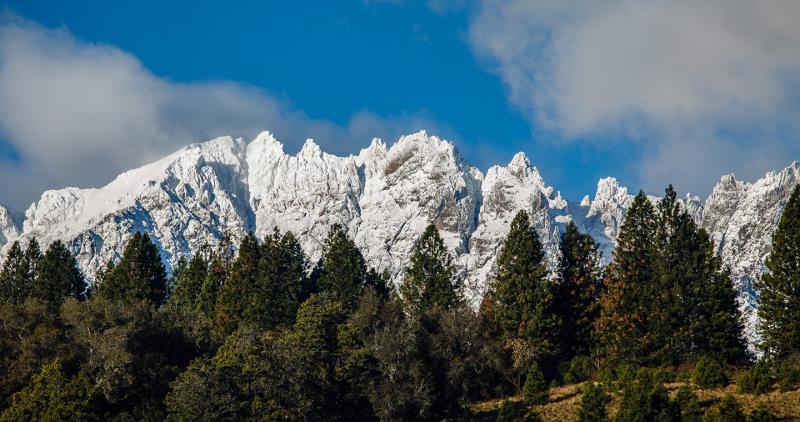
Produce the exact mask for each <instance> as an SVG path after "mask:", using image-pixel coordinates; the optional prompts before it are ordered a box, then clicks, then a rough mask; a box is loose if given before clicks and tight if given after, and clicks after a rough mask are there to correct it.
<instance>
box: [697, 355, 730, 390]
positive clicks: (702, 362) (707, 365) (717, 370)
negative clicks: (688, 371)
mask: <svg viewBox="0 0 800 422" xmlns="http://www.w3.org/2000/svg"><path fill="white" fill-rule="evenodd" d="M692 381H693V382H694V383H695V384H697V385H698V386H699V387H701V388H716V387H724V386H726V385H727V384H728V377H727V376H726V375H725V371H724V370H723V369H722V365H720V364H719V362H718V361H716V360H715V359H711V358H707V357H701V358H700V359H699V360H698V361H697V364H696V365H695V366H694V371H693V372H692Z"/></svg>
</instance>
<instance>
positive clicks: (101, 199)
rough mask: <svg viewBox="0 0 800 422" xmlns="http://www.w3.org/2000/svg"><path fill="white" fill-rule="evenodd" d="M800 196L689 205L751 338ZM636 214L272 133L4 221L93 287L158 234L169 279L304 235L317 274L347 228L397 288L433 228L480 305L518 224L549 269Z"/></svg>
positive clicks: (765, 187)
mask: <svg viewBox="0 0 800 422" xmlns="http://www.w3.org/2000/svg"><path fill="white" fill-rule="evenodd" d="M798 182H800V166H799V165H798V164H797V163H794V164H792V165H791V166H790V167H788V168H786V169H784V170H782V171H780V172H777V173H768V174H767V175H766V176H765V177H764V178H762V179H760V180H758V181H756V182H754V183H743V182H740V181H737V180H736V179H735V178H734V177H733V176H732V175H730V176H724V177H723V178H722V179H721V180H720V182H719V184H718V185H717V186H716V187H715V188H714V191H713V193H712V194H711V195H710V196H709V198H708V199H707V200H706V201H705V203H703V202H702V201H700V199H699V198H696V197H690V196H687V197H685V198H683V199H682V203H683V204H684V206H685V207H686V208H687V209H688V210H689V211H690V212H691V213H692V215H693V216H695V218H696V220H697V221H698V222H700V223H701V224H702V226H703V227H705V228H706V229H707V230H708V231H709V232H710V233H711V235H712V237H713V238H714V241H715V243H716V245H717V248H718V252H719V253H720V254H721V256H722V257H723V259H724V262H725V264H726V265H728V266H730V267H731V270H732V274H733V276H734V278H735V281H736V286H737V289H739V292H740V300H741V303H742V309H743V311H744V312H745V314H746V315H747V317H748V329H750V330H751V332H750V335H751V338H752V335H753V333H752V328H753V326H754V321H755V316H754V313H753V309H754V304H755V294H756V293H755V292H754V290H753V288H752V282H753V280H754V279H755V278H756V277H757V276H758V274H759V273H760V272H761V271H763V269H764V267H763V261H764V257H765V256H766V255H767V254H768V252H769V244H770V237H771V234H772V232H773V231H774V229H775V226H776V224H777V221H778V219H779V218H780V213H781V210H782V208H783V205H784V203H785V202H786V200H787V199H788V196H789V194H790V193H791V189H792V188H793V187H794V186H795V185H796V184H797V183H798ZM651 199H652V200H653V201H657V200H658V199H657V198H651ZM631 200H632V195H631V194H630V193H629V192H628V190H627V188H625V187H623V186H620V185H619V183H618V182H617V181H616V180H615V179H613V178H605V179H601V180H600V181H599V182H598V184H597V191H596V192H595V193H594V197H593V198H590V197H589V196H588V195H587V196H586V197H585V198H583V200H582V201H581V202H579V203H578V202H570V201H567V200H565V199H564V198H562V197H561V195H560V193H559V192H558V191H556V190H555V189H554V188H553V187H551V186H548V185H547V184H546V183H545V181H544V179H543V178H542V177H541V175H540V174H539V172H538V170H537V169H536V167H534V166H533V165H532V164H531V162H530V161H529V160H528V158H527V157H526V156H525V155H524V154H522V153H519V154H517V155H516V156H514V158H513V159H512V160H511V162H510V163H508V165H506V166H494V167H492V168H490V169H489V170H488V171H487V173H486V175H485V176H484V174H483V173H482V172H481V171H479V170H478V169H477V168H475V167H473V166H471V165H470V164H469V163H467V162H466V161H465V160H464V159H463V157H461V155H460V154H459V152H458V151H457V150H456V149H455V147H454V146H453V144H451V143H449V142H447V141H444V140H441V139H439V138H437V137H435V136H429V135H428V134H427V133H425V132H419V133H415V134H412V135H408V136H404V137H402V138H400V140H398V141H397V142H396V143H395V144H394V145H392V146H391V147H390V148H389V147H387V146H386V145H385V144H384V143H383V142H381V141H380V140H377V139H376V140H374V141H373V142H372V144H371V145H370V146H369V147H367V148H365V149H363V150H362V151H361V152H360V153H359V154H358V155H352V156H349V157H338V156H333V155H330V154H327V153H325V152H323V151H321V149H320V148H319V146H317V145H316V144H315V143H314V142H313V141H312V140H308V141H306V143H305V145H304V146H303V148H302V150H301V151H300V152H299V153H297V154H296V155H289V154H286V153H285V152H284V150H283V145H281V144H280V143H279V142H278V141H277V140H276V139H275V138H274V137H273V136H272V135H271V134H270V133H268V132H263V133H261V134H260V135H258V136H257V137H256V138H255V139H254V140H252V141H251V142H249V143H246V142H245V141H243V140H242V139H232V138H230V137H222V138H218V139H214V140H211V141H208V142H205V143H202V144H195V145H190V146H188V147H185V148H183V149H181V150H180V151H177V152H175V153H174V154H171V155H169V156H167V157H165V158H163V159H161V160H159V161H157V162H155V163H152V164H149V165H146V166H143V167H141V168H138V169H135V170H131V171H128V172H125V173H123V174H121V175H120V176H118V177H117V178H116V179H115V180H114V181H112V182H111V183H109V184H108V185H106V186H104V187H102V188H99V189H77V188H66V189H61V190H56V191H47V192H45V193H44V194H43V195H42V197H41V199H40V200H39V201H37V202H36V203H34V204H33V205H31V207H30V208H28V210H27V211H26V212H25V216H24V218H19V217H16V218H15V216H14V215H13V214H11V213H9V212H8V211H7V210H5V209H4V208H0V247H2V250H3V251H4V252H5V251H7V249H8V247H9V242H10V241H13V240H20V241H22V242H26V241H27V240H28V239H30V238H31V237H34V236H35V237H36V238H38V239H39V241H40V242H41V243H42V244H43V245H46V244H48V243H50V242H51V241H53V240H55V239H61V240H63V241H65V242H67V244H68V245H69V247H70V248H71V249H72V251H73V253H74V254H75V255H76V256H77V258H78V261H79V263H80V265H81V267H82V269H83V270H84V271H85V272H86V273H87V274H88V275H89V276H90V278H91V277H92V275H93V274H94V273H95V272H96V271H97V270H98V269H99V268H101V267H102V266H103V265H104V263H105V262H106V261H108V260H109V259H117V258H118V257H119V255H120V254H121V253H122V249H123V248H124V245H125V243H126V242H127V241H128V239H130V237H131V236H132V235H133V233H135V232H137V231H146V232H148V233H150V234H151V236H152V237H153V239H154V241H155V242H156V243H157V245H158V247H159V248H160V250H161V254H162V258H163V259H164V261H165V262H166V263H167V265H168V267H171V266H172V265H174V264H175V263H176V262H177V260H178V258H179V257H180V256H182V255H188V254H191V253H192V252H194V251H196V250H197V249H199V248H200V247H201V246H203V245H204V244H209V245H211V246H215V245H217V244H218V243H219V242H220V241H221V240H222V239H223V238H224V237H226V236H227V237H229V238H230V239H231V240H232V241H233V242H237V241H238V240H239V239H240V238H241V237H242V236H243V235H244V234H245V233H247V232H248V231H254V232H255V233H256V234H257V235H258V236H260V237H263V236H264V235H265V234H267V233H268V232H270V231H271V230H273V229H274V228H277V229H278V230H281V231H285V230H291V231H293V232H294V233H295V234H296V235H297V236H298V238H299V239H300V241H301V243H302V246H303V249H304V250H305V252H306V253H307V254H308V256H309V258H310V260H311V262H314V261H316V260H317V259H319V257H320V255H321V250H322V243H323V241H324V239H325V236H326V234H327V231H328V228H329V227H330V226H331V225H332V224H334V223H338V224H342V225H343V226H345V227H346V228H347V230H348V231H349V233H350V235H351V236H352V237H353V239H355V241H356V243H357V244H358V245H359V247H361V248H362V250H363V251H364V253H365V256H366V258H367V260H368V261H369V263H370V265H372V266H375V267H377V268H378V269H381V270H388V271H389V272H390V274H392V276H393V277H394V278H395V280H399V279H400V278H401V276H402V272H403V267H404V265H405V263H406V261H407V260H408V257H409V254H410V251H411V249H412V247H413V245H414V242H415V241H416V239H417V237H418V236H419V235H420V234H421V233H422V231H423V230H424V228H425V226H426V225H427V224H429V223H431V222H432V223H434V224H436V225H437V227H438V228H439V230H440V232H441V234H442V237H443V238H444V240H445V242H446V244H447V245H448V247H449V248H450V249H451V250H452V251H453V253H454V256H455V257H456V259H457V262H458V263H459V265H460V267H461V269H462V270H463V271H464V276H465V280H466V286H467V294H468V295H469V297H470V298H471V300H472V302H473V303H474V304H476V305H477V304H478V303H479V301H480V298H481V297H482V296H483V294H484V293H485V291H486V285H487V280H490V279H491V276H492V272H493V270H494V262H495V257H496V255H497V252H498V250H499V248H500V246H501V243H502V240H503V238H504V237H505V235H506V233H507V231H508V227H509V225H510V223H511V220H512V219H513V217H514V214H515V213H516V212H517V211H518V210H521V209H524V210H526V211H527V212H528V213H529V215H530V216H531V219H532V221H533V223H534V224H535V227H536V230H537V231H538V233H539V235H540V237H541V239H542V242H543V244H544V247H545V250H546V252H547V256H548V258H549V260H550V262H551V263H555V262H557V259H558V251H557V247H558V239H559V236H560V233H561V232H562V231H563V227H564V224H566V223H567V222H568V221H570V220H573V221H575V222H576V224H578V227H579V228H581V229H582V230H583V231H585V232H588V233H590V234H592V236H594V237H595V239H597V241H598V242H599V243H600V246H601V251H602V252H603V255H604V261H606V262H608V261H609V260H610V259H611V256H612V251H613V248H614V239H615V238H616V236H617V233H618V232H619V229H620V227H621V225H622V222H623V220H624V218H625V212H626V211H627V209H628V206H629V205H630V203H631ZM22 220H24V222H23V221H22Z"/></svg>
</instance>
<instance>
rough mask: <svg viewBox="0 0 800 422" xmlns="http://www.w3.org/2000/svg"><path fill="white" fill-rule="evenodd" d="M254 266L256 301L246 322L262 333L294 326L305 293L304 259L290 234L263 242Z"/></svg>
mask: <svg viewBox="0 0 800 422" xmlns="http://www.w3.org/2000/svg"><path fill="white" fill-rule="evenodd" d="M262 249H263V252H262V254H261V260H260V261H259V264H258V273H259V277H258V281H257V285H256V286H255V292H256V295H257V298H256V299H255V300H254V302H253V306H252V307H250V308H249V312H250V313H249V314H248V316H249V318H250V319H251V320H252V321H254V322H255V323H256V324H258V325H259V326H260V327H262V328H264V329H271V328H274V327H278V326H284V325H289V324H291V323H292V322H294V319H295V315H296V314H297V310H298V308H299V307H300V304H301V303H302V302H303V301H304V300H305V299H307V298H308V296H309V295H310V292H307V291H305V278H306V275H305V265H306V264H305V262H306V259H305V255H304V254H303V250H302V248H301V247H300V243H299V242H298V241H297V238H295V236H294V234H293V233H292V232H286V233H285V234H283V235H282V236H281V235H280V233H278V231H277V230H275V232H274V233H273V234H272V235H271V236H267V237H266V238H265V239H264V245H263V248H262Z"/></svg>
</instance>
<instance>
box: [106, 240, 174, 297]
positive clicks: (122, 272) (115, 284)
mask: <svg viewBox="0 0 800 422" xmlns="http://www.w3.org/2000/svg"><path fill="white" fill-rule="evenodd" d="M166 284H167V274H166V271H165V270H164V264H163V263H162V262H161V256H160V255H159V253H158V248H157V247H156V245H155V244H153V242H152V241H151V240H150V236H148V235H147V233H141V232H137V233H136V234H134V235H133V237H132V238H131V240H129V241H128V244H127V245H126V246H125V251H124V252H123V254H122V259H120V261H119V262H118V263H117V264H116V265H115V266H114V269H113V270H112V271H110V272H109V273H108V274H106V275H105V277H104V280H103V284H102V285H100V287H99V291H98V294H99V295H101V296H103V297H105V298H107V299H110V300H112V301H122V302H128V301H134V300H142V299H147V300H149V301H150V302H151V303H152V304H154V305H156V306H158V305H161V303H163V301H164V297H165V296H166V293H167V292H166Z"/></svg>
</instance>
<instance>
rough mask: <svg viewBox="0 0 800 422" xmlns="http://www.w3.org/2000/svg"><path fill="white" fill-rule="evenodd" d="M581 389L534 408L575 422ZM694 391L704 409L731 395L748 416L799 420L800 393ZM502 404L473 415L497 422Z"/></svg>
mask: <svg viewBox="0 0 800 422" xmlns="http://www.w3.org/2000/svg"><path fill="white" fill-rule="evenodd" d="M682 385H685V383H680V382H675V383H669V384H666V386H667V389H668V390H669V391H670V395H671V396H674V394H675V392H676V391H677V390H678V388H679V387H680V386H682ZM580 387H581V384H572V385H565V386H561V387H556V388H552V389H551V390H550V400H549V402H548V403H547V404H545V405H542V406H535V409H536V411H537V412H538V413H539V415H541V416H542V419H544V420H545V421H558V422H568V421H574V420H576V418H577V414H578V408H579V407H580V403H581V394H580ZM695 391H696V392H697V395H698V397H699V398H700V405H701V406H702V407H703V408H707V407H710V406H712V405H714V404H715V403H716V402H718V401H719V400H720V399H721V398H722V397H723V396H725V395H726V394H729V393H730V394H732V395H733V396H735V397H736V399H737V400H738V401H739V403H741V404H742V407H743V408H744V410H745V413H748V414H749V413H750V412H752V411H753V409H754V408H755V407H756V406H757V405H758V404H760V403H764V404H766V405H767V406H768V407H769V409H770V410H771V411H772V413H773V414H774V415H775V416H778V417H779V418H781V419H782V420H800V390H794V391H789V392H785V393H783V392H780V391H777V390H775V391H773V392H771V393H769V394H764V395H760V396H759V395H753V394H739V393H737V392H736V386H735V385H729V386H728V387H725V388H713V389H704V390H701V389H696V390H695ZM508 400H510V401H512V402H514V403H515V404H517V405H518V406H524V405H523V404H522V397H519V396H517V397H509V398H508ZM617 400H618V397H617V396H616V395H615V396H614V397H613V400H612V401H611V403H609V405H608V411H609V415H612V416H613V414H614V413H615V412H616V407H617ZM501 403H502V400H492V401H486V402H482V403H476V404H475V405H473V406H472V411H473V414H474V415H475V418H476V420H479V421H494V419H495V418H496V417H497V409H498V408H499V407H500V404H501Z"/></svg>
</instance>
